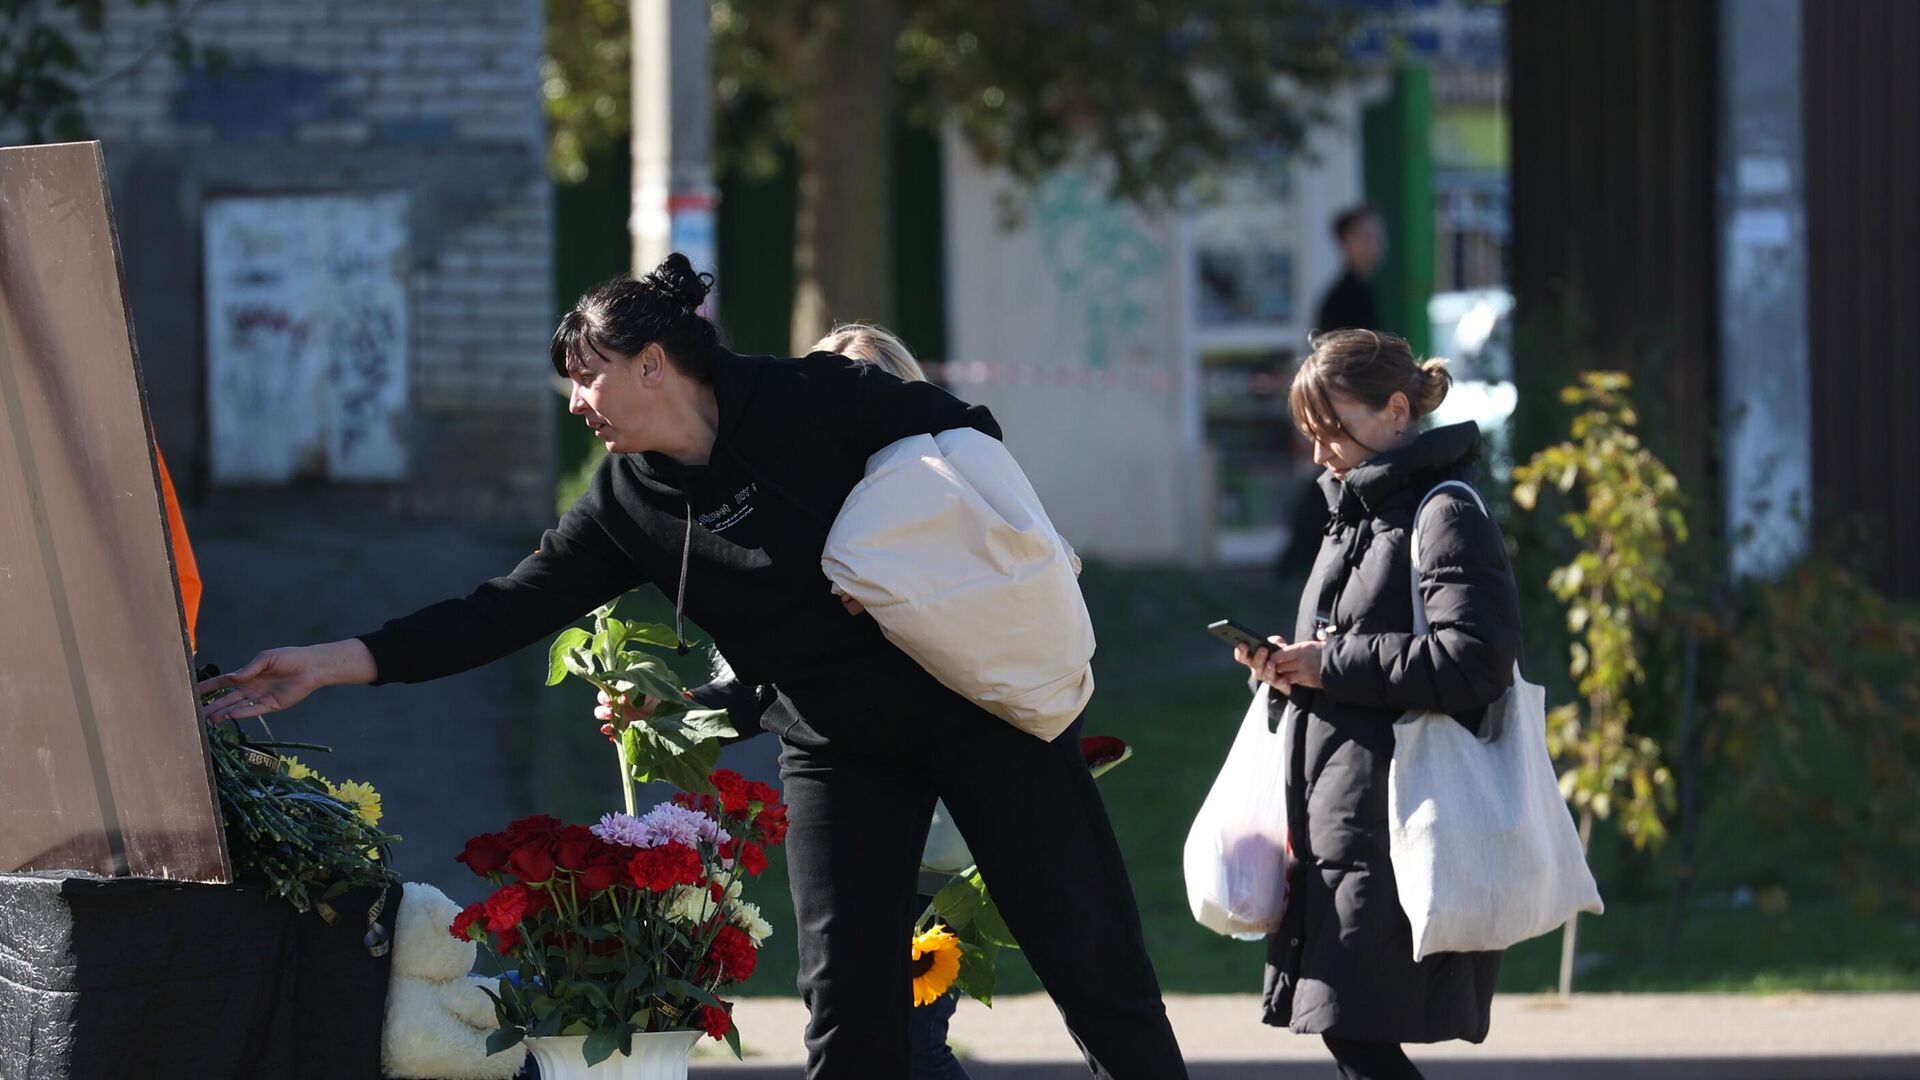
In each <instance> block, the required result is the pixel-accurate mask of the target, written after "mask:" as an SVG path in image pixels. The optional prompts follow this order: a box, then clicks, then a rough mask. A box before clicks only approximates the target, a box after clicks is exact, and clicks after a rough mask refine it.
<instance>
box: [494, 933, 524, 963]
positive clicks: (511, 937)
mask: <svg viewBox="0 0 1920 1080" xmlns="http://www.w3.org/2000/svg"><path fill="white" fill-rule="evenodd" d="M499 934H500V941H499V943H498V944H496V945H494V947H493V951H494V952H496V953H499V954H501V955H503V956H504V955H505V954H507V953H510V952H512V951H513V949H514V946H516V945H518V944H520V928H519V927H517V926H509V927H507V928H506V929H505V930H502V931H500V932H499Z"/></svg>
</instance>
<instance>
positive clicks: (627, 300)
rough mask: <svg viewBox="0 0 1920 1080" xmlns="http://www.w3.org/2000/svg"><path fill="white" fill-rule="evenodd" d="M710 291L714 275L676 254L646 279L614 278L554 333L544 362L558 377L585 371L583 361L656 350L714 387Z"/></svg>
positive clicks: (716, 338) (715, 342)
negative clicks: (705, 310) (707, 306)
mask: <svg viewBox="0 0 1920 1080" xmlns="http://www.w3.org/2000/svg"><path fill="white" fill-rule="evenodd" d="M712 290H713V275H712V274H703V273H698V272H696V271H695V270H694V269H693V264H692V263H691V262H688V261H687V257H686V256H685V255H682V254H680V253H679V252H677V251H676V252H674V253H673V254H671V255H668V256H667V257H666V260H665V261H664V262H662V263H661V264H660V265H659V266H656V267H654V268H653V269H652V270H651V271H649V272H648V273H647V275H646V276H645V277H642V278H641V279H640V280H638V281H635V280H634V279H632V278H630V277H625V276H622V277H617V278H614V279H612V280H611V281H604V282H601V283H600V284H598V285H595V286H594V287H593V288H591V289H588V290H587V291H586V293H585V294H583V295H582V296H581V297H580V300H579V302H578V303H576V304H574V305H573V310H572V311H569V312H567V313H566V314H565V315H563V316H561V318H560V325H559V326H558V327H556V328H555V329H554V331H553V344H552V346H551V347H550V348H549V349H548V359H550V360H551V361H552V362H553V370H554V371H555V372H557V373H559V374H560V375H561V376H563V377H564V376H568V375H572V374H573V373H574V372H577V371H581V370H583V369H584V368H585V367H586V364H587V357H588V356H589V355H590V354H596V353H597V354H598V355H600V356H601V357H602V358H604V359H608V360H612V359H616V358H618V359H625V358H627V357H631V356H633V355H635V354H636V353H638V352H639V351H640V350H642V349H644V348H646V347H647V346H648V345H654V344H657V345H659V346H660V348H661V349H663V350H664V351H665V352H666V354H667V361H668V362H669V363H671V364H672V365H673V366H674V368H675V370H677V371H679V372H680V373H681V374H682V375H687V376H689V377H692V378H695V379H698V380H700V381H701V382H711V381H712V370H713V355H714V353H716V352H718V351H719V349H720V332H719V330H717V329H716V328H715V327H714V325H713V323H711V322H709V321H708V320H707V318H706V316H704V315H701V314H700V305H701V304H703V303H705V302H706V299H707V293H709V292H711V291H712Z"/></svg>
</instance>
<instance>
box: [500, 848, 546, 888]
mask: <svg viewBox="0 0 1920 1080" xmlns="http://www.w3.org/2000/svg"><path fill="white" fill-rule="evenodd" d="M507 872H508V873H511V874H512V875H513V876H514V877H517V878H519V879H520V880H521V881H524V882H526V883H527V884H529V885H540V884H543V883H545V882H546V880H547V879H548V878H550V877H552V876H553V854H552V853H551V852H549V851H548V850H547V849H546V846H545V845H544V844H526V845H523V846H521V847H517V848H514V849H513V854H511V855H509V856H507Z"/></svg>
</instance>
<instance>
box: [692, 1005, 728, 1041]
mask: <svg viewBox="0 0 1920 1080" xmlns="http://www.w3.org/2000/svg"><path fill="white" fill-rule="evenodd" d="M700 1029H701V1030H702V1031H705V1032H706V1033H707V1034H708V1035H711V1036H713V1037H714V1038H716V1039H724V1038H726V1037H727V1032H729V1031H732V1030H733V1014H732V1013H730V1012H728V1011H727V1010H725V1009H716V1008H714V1007H713V1006H711V1005H702V1006H700Z"/></svg>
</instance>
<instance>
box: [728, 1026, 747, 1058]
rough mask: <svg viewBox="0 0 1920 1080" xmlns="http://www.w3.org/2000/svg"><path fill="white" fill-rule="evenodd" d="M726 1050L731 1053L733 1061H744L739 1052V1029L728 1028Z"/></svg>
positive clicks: (744, 1056) (743, 1056)
mask: <svg viewBox="0 0 1920 1080" xmlns="http://www.w3.org/2000/svg"><path fill="white" fill-rule="evenodd" d="M726 1039H727V1049H729V1050H731V1051H733V1056H734V1060H736V1061H745V1060H746V1055H745V1054H743V1053H741V1052H740V1029H739V1028H737V1027H729V1028H728V1029H727V1034H726Z"/></svg>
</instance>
